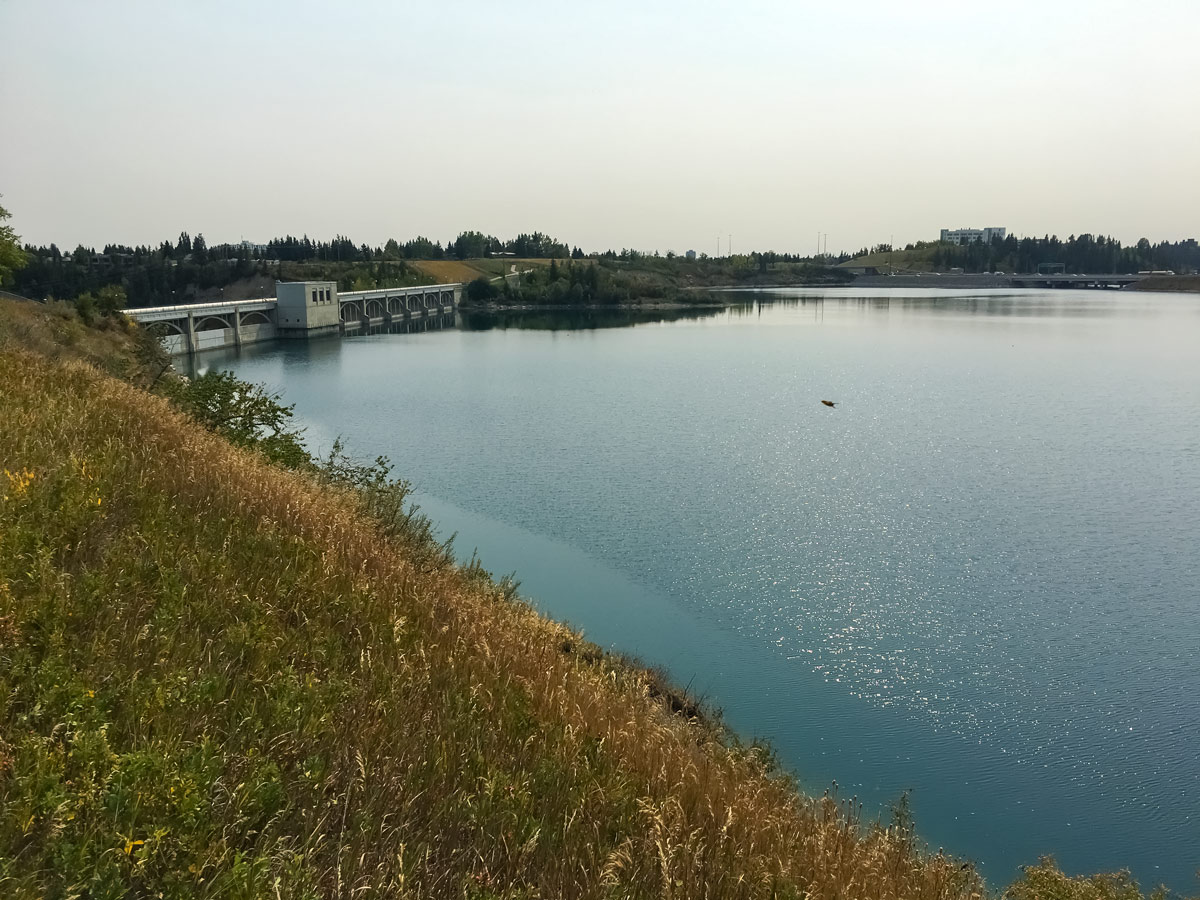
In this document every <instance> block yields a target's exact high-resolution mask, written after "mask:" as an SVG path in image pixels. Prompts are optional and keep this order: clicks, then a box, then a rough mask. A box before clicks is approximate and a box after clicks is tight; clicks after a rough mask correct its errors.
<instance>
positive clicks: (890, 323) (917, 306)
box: [200, 289, 1200, 891]
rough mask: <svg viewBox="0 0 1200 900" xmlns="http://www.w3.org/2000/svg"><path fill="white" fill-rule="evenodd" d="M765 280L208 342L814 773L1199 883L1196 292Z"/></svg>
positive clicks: (317, 441)
mask: <svg viewBox="0 0 1200 900" xmlns="http://www.w3.org/2000/svg"><path fill="white" fill-rule="evenodd" d="M746 299H747V301H748V304H749V305H747V306H745V307H741V308H736V309H732V310H729V311H726V312H721V313H717V314H711V313H710V314H705V315H701V316H697V317H681V318H677V319H675V320H674V321H669V322H665V321H664V322H640V323H639V322H638V321H637V320H635V319H628V318H624V317H617V318H616V319H615V320H613V319H611V318H606V317H598V318H597V317H591V318H584V319H576V320H570V319H566V320H564V319H557V318H555V317H553V316H546V314H544V313H542V314H539V316H540V318H537V317H534V318H530V317H524V318H521V319H517V320H514V319H512V318H511V317H509V318H504V319H499V320H487V319H483V320H480V319H472V320H469V321H468V322H466V323H465V324H466V327H465V328H463V329H461V330H455V329H450V330H443V331H439V332H429V333H424V334H414V335H400V334H381V335H367V336H362V337H354V338H349V339H344V340H337V339H332V340H325V341H317V342H312V343H308V344H305V343H279V344H274V345H269V346H260V347H251V348H247V349H245V350H243V351H242V352H241V353H240V354H237V353H233V352H219V353H213V354H208V355H205V356H203V357H201V358H200V363H201V365H219V366H228V367H231V368H233V369H234V370H235V371H237V372H238V373H239V374H240V375H241V376H243V377H246V378H250V379H253V380H257V381H263V382H266V383H268V384H270V385H272V386H274V387H276V388H277V389H280V390H282V391H283V392H284V393H285V395H286V398H287V399H288V401H289V402H294V403H295V404H296V406H297V412H298V415H299V416H300V418H301V419H302V420H303V422H304V423H305V424H306V425H307V426H308V427H309V436H310V438H311V440H312V443H313V444H314V445H315V446H318V447H321V446H323V447H328V445H329V444H330V443H331V442H332V439H333V437H334V436H336V435H338V434H341V435H343V436H345V437H346V439H347V440H348V442H349V444H350V446H351V447H352V448H355V449H356V450H357V451H358V452H360V453H361V454H362V455H364V456H373V455H375V454H380V453H382V454H386V455H388V456H390V457H392V459H393V460H394V461H395V462H396V464H397V468H398V470H399V471H400V472H401V473H403V474H404V475H405V477H408V478H410V479H411V480H412V481H413V482H414V483H415V485H416V486H417V488H418V490H419V491H420V496H421V502H422V504H423V505H424V506H425V508H426V509H427V511H429V512H430V513H431V514H432V515H433V517H434V518H435V520H436V521H438V522H439V523H441V524H442V525H443V527H444V529H445V530H446V531H457V532H458V533H459V538H458V546H459V548H460V549H461V550H463V551H466V552H467V553H468V554H469V552H470V550H471V549H472V548H475V547H478V548H479V550H480V553H481V555H482V557H483V559H484V562H485V564H486V565H488V567H489V568H492V569H493V570H495V571H498V572H508V571H511V570H516V572H517V575H518V577H519V578H520V579H521V580H522V582H523V592H524V593H526V594H527V595H529V596H530V597H531V598H532V599H533V600H534V601H535V602H536V603H537V604H538V605H539V606H540V607H541V608H542V609H544V610H546V611H547V612H548V613H549V614H551V615H554V616H556V617H559V618H563V619H566V620H569V621H571V622H572V623H574V624H576V625H578V626H580V627H582V628H583V629H584V630H585V631H586V632H587V633H588V634H589V636H591V637H592V638H593V639H594V640H597V641H599V642H601V643H604V644H611V645H615V646H617V647H619V648H621V649H624V650H629V651H632V652H635V653H638V654H640V655H642V656H643V658H645V659H646V660H647V661H648V662H652V663H661V664H664V665H666V666H667V667H668V668H669V670H670V671H671V672H672V673H673V674H674V676H675V677H676V678H677V679H678V680H679V681H680V682H682V683H689V682H690V683H691V685H692V688H693V690H697V691H699V692H700V693H704V694H707V695H708V696H709V697H710V698H712V699H713V700H714V701H715V702H716V703H717V704H719V705H721V706H722V707H723V708H724V709H725V712H726V717H727V719H728V720H729V721H730V722H731V723H732V724H733V725H734V726H735V727H737V728H738V729H739V730H741V731H743V732H744V733H746V734H751V735H757V736H762V737H767V738H769V739H770V740H771V741H772V742H773V743H774V744H775V746H776V747H777V748H778V750H779V752H780V755H781V757H782V758H783V759H784V761H785V762H786V763H787V765H788V766H789V767H790V768H792V769H793V770H794V771H796V772H797V773H798V774H799V775H800V777H801V779H802V781H803V783H804V784H805V786H806V787H807V788H809V789H810V790H815V791H820V790H823V789H824V788H825V787H826V786H827V785H828V784H829V783H830V782H831V781H834V780H836V781H837V782H838V784H839V786H840V789H841V791H842V792H843V793H844V794H858V795H859V796H860V797H862V798H863V799H864V800H865V801H866V802H867V803H868V804H869V805H870V806H871V807H872V808H875V809H886V807H887V805H888V804H889V803H890V802H891V801H893V800H895V799H896V797H898V796H899V794H900V793H901V792H902V791H904V790H911V791H912V792H913V793H912V803H913V807H914V809H915V811H916V815H917V822H918V827H919V829H920V831H921V832H922V834H923V836H924V837H925V838H926V839H927V840H928V841H930V842H931V843H932V844H933V845H934V846H935V847H936V846H945V847H946V848H947V849H948V850H951V851H952V852H955V853H958V854H962V855H966V856H968V857H971V858H974V859H977V860H978V861H980V862H981V864H982V865H983V869H984V872H985V874H986V875H987V876H988V877H989V879H990V880H991V881H992V882H993V883H996V884H999V883H1002V882H1004V881H1007V880H1008V879H1010V878H1011V877H1012V876H1013V875H1014V874H1015V870H1016V867H1017V866H1018V865H1020V864H1023V863H1030V862H1033V861H1035V860H1036V858H1037V856H1038V855H1040V854H1043V853H1053V854H1054V855H1055V856H1056V857H1057V858H1058V860H1059V861H1060V863H1062V864H1063V865H1064V867H1065V868H1067V869H1068V870H1070V871H1093V870H1098V869H1105V870H1109V869H1114V868H1117V867H1122V866H1128V867H1131V868H1132V869H1133V870H1134V873H1135V875H1136V876H1138V877H1139V878H1140V879H1141V880H1142V881H1143V882H1147V883H1153V882H1158V881H1167V882H1168V883H1169V884H1171V885H1172V886H1173V887H1175V888H1177V889H1180V890H1192V891H1195V890H1196V889H1197V883H1196V881H1195V879H1194V877H1193V873H1194V872H1195V870H1196V869H1197V868H1198V867H1200V665H1198V664H1197V657H1196V651H1197V649H1198V645H1200V566H1198V563H1197V557H1198V555H1200V554H1198V553H1197V548H1200V361H1198V348H1200V298H1197V297H1192V296H1186V295H1184V296H1172V295H1161V294H1137V293H1104V292H1090V291H1063V292H1015V293H1014V292H1012V291H1007V292H1004V291H994V292H986V291H985V292H975V293H971V294H963V293H954V292H950V291H940V292H938V291H916V290H910V291H887V290H871V291H861V290H860V291H855V290H854V289H830V290H824V291H776V292H763V293H757V294H752V295H746ZM521 325H525V326H531V327H519V326H521ZM606 325H620V326H625V327H598V326H606ZM496 326H501V327H496ZM823 399H828V400H833V401H836V402H837V407H836V408H835V409H828V408H826V407H825V406H823V405H822V404H821V403H820V402H819V401H820V400H823Z"/></svg>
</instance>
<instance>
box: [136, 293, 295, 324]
mask: <svg viewBox="0 0 1200 900" xmlns="http://www.w3.org/2000/svg"><path fill="white" fill-rule="evenodd" d="M278 302H279V301H278V300H276V299H275V298H274V297H258V298H257V299H254V300H217V301H214V302H212V303H178V304H176V305H174V306H134V307H130V308H128V309H125V310H123V312H124V313H125V315H127V316H130V317H131V318H134V319H136V318H137V317H138V316H139V315H157V314H159V313H177V314H180V315H187V314H188V313H189V312H199V311H200V310H202V309H234V308H236V307H239V306H240V307H242V308H243V309H244V308H245V307H247V306H251V305H253V304H256V303H262V304H266V305H268V306H274V305H275V304H276V303H278Z"/></svg>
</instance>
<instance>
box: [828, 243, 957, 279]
mask: <svg viewBox="0 0 1200 900" xmlns="http://www.w3.org/2000/svg"><path fill="white" fill-rule="evenodd" d="M937 247H938V245H937V244H936V243H934V242H932V241H927V242H924V241H923V242H921V243H919V244H916V245H915V246H914V247H913V248H912V249H911V250H905V249H901V248H896V250H894V251H887V252H882V253H867V254H865V255H864V256H856V257H855V258H854V259H851V260H847V261H846V262H844V263H841V264H840V268H843V269H845V268H850V267H852V266H874V267H876V268H878V269H879V270H880V271H881V272H884V271H891V270H892V269H894V270H895V271H896V272H935V271H937V270H938V267H937V266H935V265H934V264H933V254H934V252H935V251H936V250H937Z"/></svg>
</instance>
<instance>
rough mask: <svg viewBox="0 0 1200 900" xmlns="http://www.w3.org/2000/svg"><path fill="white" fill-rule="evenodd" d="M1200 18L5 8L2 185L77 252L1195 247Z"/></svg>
mask: <svg viewBox="0 0 1200 900" xmlns="http://www.w3.org/2000/svg"><path fill="white" fill-rule="evenodd" d="M1197 35H1200V2H1197V0H1138V2H1135V0H1005V2H1002V3H1000V2H994V0H977V2H972V0H958V2H945V0H904V2H902V0H823V2H820V3H810V2H806V0H793V2H775V3H768V2H756V0H742V2H736V3H735V2H729V3H709V2H703V0H700V2H696V0H693V2H674V0H660V2H656V3H646V2H607V3H591V2H577V3H549V2H546V3H541V2H511V3H496V2H486V3H476V2H465V0H444V2H437V3H428V2H427V3H421V4H410V3H403V2H344V3H337V4H334V3H329V2H323V3H310V2H304V0H288V2H286V3H285V2H253V0H243V2H223V0H207V2H204V3H200V2H175V3H162V2H160V0H156V2H123V0H106V2H103V3H96V2H90V0H89V2H84V0H80V2H57V0H0V205H3V206H4V207H5V208H6V209H8V210H9V212H10V213H12V215H13V218H12V220H11V221H10V223H9V224H11V225H13V226H14V227H15V228H16V230H17V232H18V233H19V234H20V235H21V236H22V237H23V238H24V240H25V241H27V242H30V243H34V244H48V243H50V242H55V243H57V244H59V246H60V247H63V248H64V249H65V248H73V247H74V246H75V245H77V244H79V243H83V244H86V245H95V246H102V245H104V244H106V243H123V244H131V245H133V244H143V243H149V244H157V243H159V242H160V241H162V240H164V239H173V238H174V237H175V236H177V235H178V234H179V233H180V232H181V231H188V232H190V233H191V234H192V235H195V234H197V233H202V234H204V236H205V238H206V240H207V241H208V242H209V243H210V244H212V243H220V242H225V241H238V240H241V239H243V238H244V239H247V240H252V241H256V242H257V241H266V240H267V239H269V238H271V237H274V236H280V235H284V234H294V235H301V234H308V235H309V236H310V237H313V238H322V239H327V238H330V237H332V236H334V235H336V234H345V235H348V236H349V237H351V238H352V239H353V240H355V241H356V242H358V243H363V242H366V243H370V244H372V245H381V244H382V243H383V242H384V241H386V240H387V238H389V237H395V238H397V239H399V240H400V241H404V240H406V239H408V238H411V237H414V236H416V235H424V236H427V237H430V238H432V239H434V240H438V241H441V242H445V241H447V240H449V239H452V238H453V237H454V236H455V235H457V234H458V233H459V232H460V231H463V230H467V229H477V230H480V231H484V232H486V233H490V234H495V235H497V236H499V237H502V238H505V237H511V236H514V235H516V234H517V233H519V232H523V231H524V232H532V231H542V232H546V233H549V234H551V235H553V236H555V237H557V238H558V239H560V240H563V241H565V242H567V243H570V244H572V245H579V246H581V247H583V248H584V249H585V250H589V251H590V250H603V249H607V248H614V249H621V248H623V247H635V248H638V249H642V250H646V251H653V250H659V251H661V252H666V251H667V250H675V251H676V252H683V251H684V250H688V249H695V250H697V251H699V252H707V253H710V254H711V253H715V252H717V251H718V249H720V251H721V252H722V253H724V252H727V251H728V241H729V236H730V235H732V243H733V250H734V251H735V252H738V251H748V250H751V249H761V250H767V249H773V250H776V251H780V252H785V251H786V252H799V253H809V252H813V251H815V250H816V244H817V240H818V234H827V235H828V237H827V238H826V239H825V240H826V241H827V246H828V248H829V250H830V251H838V250H849V251H852V250H855V249H857V248H859V247H862V246H866V245H873V244H876V243H880V242H886V241H889V240H893V239H894V240H895V241H896V242H897V243H898V244H905V243H908V242H910V241H917V240H928V239H936V238H937V235H938V230H939V229H941V228H962V227H983V226H1004V227H1007V228H1008V229H1009V231H1010V232H1015V233H1017V234H1031V235H1042V234H1047V233H1049V234H1058V235H1059V236H1060V237H1064V238H1065V237H1066V236H1067V235H1069V234H1077V233H1083V232H1091V233H1093V234H1111V235H1113V236H1115V237H1117V238H1119V239H1121V240H1122V241H1125V242H1132V241H1135V240H1137V239H1138V238H1139V237H1143V236H1144V237H1148V238H1150V239H1151V240H1154V241H1158V240H1178V239H1181V238H1184V237H1194V236H1200V52H1198V51H1197V50H1196V46H1195V40H1196V37H1197ZM718 239H719V240H720V244H719V247H718Z"/></svg>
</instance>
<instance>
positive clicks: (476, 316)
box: [461, 308, 726, 331]
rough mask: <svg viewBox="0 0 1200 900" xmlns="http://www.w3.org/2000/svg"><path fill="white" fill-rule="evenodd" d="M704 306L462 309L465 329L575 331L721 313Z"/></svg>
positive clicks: (717, 309)
mask: <svg viewBox="0 0 1200 900" xmlns="http://www.w3.org/2000/svg"><path fill="white" fill-rule="evenodd" d="M725 311H726V310H725V309H721V308H705V309H625V308H611V309H553V310H547V309H536V310H496V311H488V312H478V311H472V312H463V313H462V314H461V319H462V328H463V329H464V330H465V331H491V330H492V329H495V328H498V329H506V328H524V329H530V330H533V331H578V330H586V329H593V328H629V327H632V326H634V325H649V324H653V323H655V322H677V321H680V320H682V319H707V318H711V317H712V316H716V315H719V314H721V313H723V312H725Z"/></svg>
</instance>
